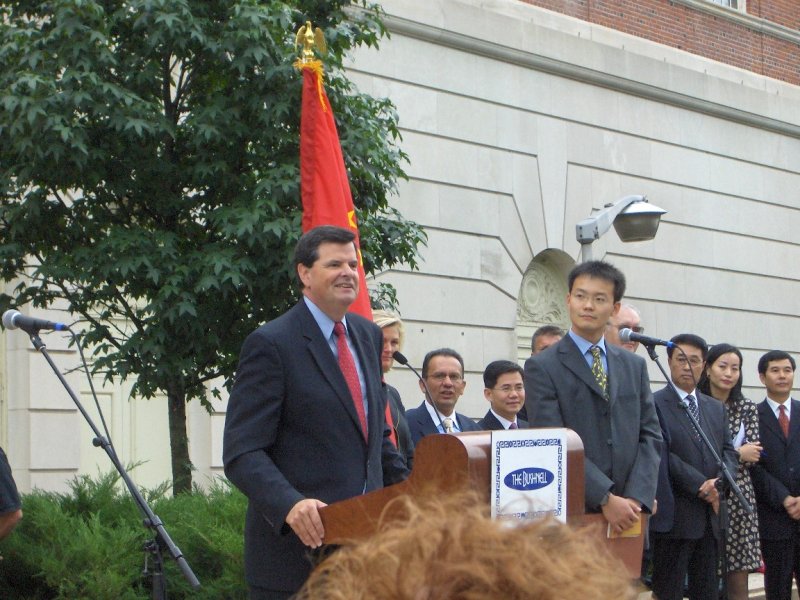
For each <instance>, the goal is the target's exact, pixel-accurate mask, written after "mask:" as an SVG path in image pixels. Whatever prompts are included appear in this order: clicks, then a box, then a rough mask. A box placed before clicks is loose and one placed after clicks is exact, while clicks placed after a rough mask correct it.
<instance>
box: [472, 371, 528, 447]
mask: <svg viewBox="0 0 800 600" xmlns="http://www.w3.org/2000/svg"><path fill="white" fill-rule="evenodd" d="M483 385H484V386H486V387H485V388H484V390H483V396H484V397H485V398H486V399H487V400H488V401H489V406H490V408H489V411H488V412H487V413H486V416H485V417H483V419H481V420H480V421H478V425H479V426H480V428H481V429H483V430H486V431H498V430H500V429H525V428H527V427H528V422H527V421H525V420H523V419H520V418H519V417H518V416H517V413H519V411H520V409H521V408H522V407H523V406H524V405H525V385H524V384H523V383H522V367H520V366H519V365H518V364H517V363H515V362H511V361H510V360H496V361H494V362H490V363H489V364H488V365H487V366H486V369H485V370H484V371H483Z"/></svg>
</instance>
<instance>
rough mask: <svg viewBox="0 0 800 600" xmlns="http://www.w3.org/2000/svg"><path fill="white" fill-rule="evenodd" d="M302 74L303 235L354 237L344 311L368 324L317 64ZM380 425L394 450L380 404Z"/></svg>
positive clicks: (346, 188)
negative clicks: (354, 291)
mask: <svg viewBox="0 0 800 600" xmlns="http://www.w3.org/2000/svg"><path fill="white" fill-rule="evenodd" d="M298 66H299V68H300V69H301V71H302V73H303V108H302V112H301V113H300V193H301V196H302V199H303V224H302V227H303V232H304V233H305V232H306V231H308V230H309V229H313V228H314V227H317V226H319V225H338V226H339V227H344V228H346V229H350V230H351V231H352V232H353V233H354V234H355V235H356V239H355V243H356V251H357V252H358V296H357V297H356V300H355V302H353V304H352V306H350V310H351V311H353V312H355V313H358V314H360V315H361V316H363V317H365V318H367V319H369V320H372V308H371V307H370V304H369V292H368V291H367V277H366V275H365V273H364V261H363V258H362V256H361V242H360V240H359V237H358V224H357V222H356V211H355V207H354V206H353V196H352V194H351V193H350V181H349V180H348V178H347V171H346V170H345V168H344V157H343V156H342V147H341V146H340V144H339V134H338V132H337V131H336V122H335V121H334V120H333V111H332V110H331V104H330V102H328V95H327V94H326V93H325V87H324V86H323V85H322V63H320V62H319V61H309V62H305V63H299V64H298ZM386 422H387V423H388V424H389V429H390V430H391V440H392V442H393V443H394V445H395V446H397V437H396V435H395V432H394V423H393V421H392V414H391V412H390V410H389V403H388V402H387V403H386Z"/></svg>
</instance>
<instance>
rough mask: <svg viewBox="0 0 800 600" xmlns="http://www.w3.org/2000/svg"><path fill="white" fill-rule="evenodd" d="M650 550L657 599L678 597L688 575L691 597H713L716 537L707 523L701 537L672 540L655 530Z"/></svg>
mask: <svg viewBox="0 0 800 600" xmlns="http://www.w3.org/2000/svg"><path fill="white" fill-rule="evenodd" d="M650 539H651V542H652V550H653V593H654V594H655V595H656V597H657V598H658V600H681V598H683V582H684V579H685V578H686V576H687V575H688V576H689V598H690V600H713V599H714V598H717V597H718V595H719V578H718V577H717V552H718V551H717V540H716V538H715V537H714V533H713V531H712V530H711V525H710V524H708V525H706V530H705V532H704V533H703V537H701V538H698V539H696V540H686V539H674V538H668V537H664V536H662V535H659V534H657V533H653V535H652V536H651V538H650Z"/></svg>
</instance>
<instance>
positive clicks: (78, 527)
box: [0, 473, 247, 600]
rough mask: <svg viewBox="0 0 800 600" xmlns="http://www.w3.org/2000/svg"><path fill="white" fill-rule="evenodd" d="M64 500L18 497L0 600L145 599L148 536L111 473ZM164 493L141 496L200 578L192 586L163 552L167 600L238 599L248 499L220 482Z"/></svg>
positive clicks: (3, 547) (77, 484) (4, 546)
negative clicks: (202, 488) (205, 487)
mask: <svg viewBox="0 0 800 600" xmlns="http://www.w3.org/2000/svg"><path fill="white" fill-rule="evenodd" d="M70 489H71V491H70V493H67V494H56V493H52V492H42V491H36V492H33V493H31V494H27V495H25V496H23V499H22V510H23V513H24V517H23V519H22V522H21V523H20V524H19V526H18V527H17V528H16V530H15V531H14V533H12V534H11V536H9V537H8V538H7V539H6V540H4V541H3V542H2V543H0V554H2V557H3V560H1V561H0V598H3V599H4V600H12V599H13V600H16V599H20V600H40V599H41V600H44V599H59V600H79V599H87V600H88V599H91V600H96V599H105V598H108V599H113V600H139V599H141V600H147V599H148V598H150V587H149V582H148V581H145V580H144V578H143V577H142V571H143V568H144V552H143V551H142V546H143V544H144V543H145V542H146V541H147V540H149V539H151V538H152V537H153V535H152V532H151V531H150V530H149V529H146V528H145V527H144V526H143V525H142V519H141V514H140V513H139V511H138V509H137V508H136V506H135V504H134V502H133V500H132V499H131V498H130V496H129V495H128V493H127V490H124V489H123V488H122V486H121V485H120V484H119V478H118V477H117V475H116V473H111V474H108V475H103V476H101V477H99V478H98V479H91V478H90V477H86V476H82V477H78V478H76V479H74V480H73V481H72V482H71V483H70ZM167 489H168V486H166V485H165V486H164V487H162V488H160V489H157V490H151V491H149V492H145V494H144V496H145V498H147V500H148V502H149V503H150V505H151V507H152V508H153V512H155V514H156V515H158V516H159V517H160V518H161V520H162V522H163V523H164V525H165V527H166V529H167V531H168V532H169V534H170V536H171V537H172V539H173V541H174V542H175V544H177V546H178V547H179V548H180V549H181V551H182V552H183V555H184V557H185V558H186V560H187V561H188V562H189V565H190V566H191V567H192V570H193V571H194V572H195V574H196V575H197V577H198V579H199V580H200V584H201V588H200V589H199V590H197V591H195V590H192V589H191V588H189V586H188V584H187V583H186V581H185V580H184V578H183V575H182V574H181V573H180V571H179V570H178V568H177V565H176V564H175V562H174V561H173V560H172V559H171V558H170V557H169V556H168V554H167V553H165V554H164V563H165V565H164V571H165V576H166V579H167V594H168V597H169V598H170V600H176V599H181V598H208V599H209V600H211V599H213V600H221V599H240V598H245V597H246V595H247V588H246V585H245V583H244V560H243V555H242V554H243V529H244V515H245V510H246V506H247V501H246V499H245V498H244V496H243V495H242V494H241V493H239V492H238V491H237V490H235V489H232V488H231V487H230V486H229V485H228V484H227V483H226V482H223V481H221V480H220V481H218V482H217V483H215V484H214V486H213V487H212V488H211V489H210V490H206V491H199V490H195V491H194V492H192V493H191V494H181V495H179V496H177V497H174V498H173V497H169V496H167V495H166V490H167Z"/></svg>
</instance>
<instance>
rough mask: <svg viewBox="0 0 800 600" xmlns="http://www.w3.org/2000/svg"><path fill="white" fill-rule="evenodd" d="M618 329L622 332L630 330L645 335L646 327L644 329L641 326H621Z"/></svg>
mask: <svg viewBox="0 0 800 600" xmlns="http://www.w3.org/2000/svg"><path fill="white" fill-rule="evenodd" d="M617 329H619V330H620V331H622V330H623V329H630V330H631V331H633V332H634V333H644V327H642V326H641V325H620V326H619V327H617Z"/></svg>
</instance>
